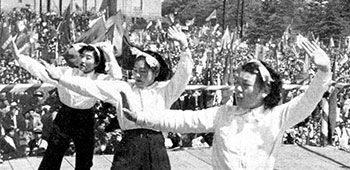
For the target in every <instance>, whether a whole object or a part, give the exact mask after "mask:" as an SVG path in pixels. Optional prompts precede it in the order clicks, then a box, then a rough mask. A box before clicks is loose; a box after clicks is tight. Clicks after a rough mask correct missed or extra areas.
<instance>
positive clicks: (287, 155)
mask: <svg viewBox="0 0 350 170" xmlns="http://www.w3.org/2000/svg"><path fill="white" fill-rule="evenodd" d="M168 153H169V157H170V161H171V166H172V169H173V170H210V169H212V168H211V161H210V159H211V149H210V148H182V149H180V150H175V151H171V150H169V151H168ZM41 159H42V158H41V157H27V158H20V159H15V160H10V161H5V162H4V163H3V164H0V170H36V169H37V168H38V166H39V164H40V161H41ZM112 160H113V155H94V166H93V167H92V170H107V169H110V167H111V164H112ZM74 164H75V157H74V156H66V157H64V160H63V163H62V166H61V169H62V170H74ZM274 169H275V170H295V169H300V170H302V169H307V170H329V169H332V170H338V169H339V170H344V169H350V153H348V152H345V151H341V150H338V149H336V148H333V147H323V148H321V147H310V146H307V147H300V146H295V145H283V146H282V148H281V150H280V151H279V155H278V158H277V161H276V165H275V168H274Z"/></svg>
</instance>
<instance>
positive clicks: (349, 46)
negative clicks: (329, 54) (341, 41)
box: [346, 36, 350, 53]
mask: <svg viewBox="0 0 350 170" xmlns="http://www.w3.org/2000/svg"><path fill="white" fill-rule="evenodd" d="M346 40H347V41H346V42H347V43H348V44H347V45H348V47H347V49H346V52H347V53H349V52H350V36H347V37H346Z"/></svg>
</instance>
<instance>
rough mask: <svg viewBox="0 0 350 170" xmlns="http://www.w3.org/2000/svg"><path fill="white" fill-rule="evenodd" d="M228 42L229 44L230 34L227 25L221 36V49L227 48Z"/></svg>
mask: <svg viewBox="0 0 350 170" xmlns="http://www.w3.org/2000/svg"><path fill="white" fill-rule="evenodd" d="M230 44H231V34H230V30H229V29H228V26H227V27H226V29H225V32H224V35H222V38H221V51H222V50H224V49H227V48H228V46H229V45H230Z"/></svg>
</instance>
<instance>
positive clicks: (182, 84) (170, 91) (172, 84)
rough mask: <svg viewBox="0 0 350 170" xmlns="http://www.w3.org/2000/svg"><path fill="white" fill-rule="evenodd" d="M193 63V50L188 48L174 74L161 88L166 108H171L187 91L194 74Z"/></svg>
mask: <svg viewBox="0 0 350 170" xmlns="http://www.w3.org/2000/svg"><path fill="white" fill-rule="evenodd" d="M193 65H194V64H193V60H192V55H191V52H190V50H188V49H187V50H186V51H184V52H182V53H181V56H180V60H179V63H178V65H177V69H176V72H175V74H174V76H173V77H172V78H171V79H170V80H169V81H168V82H166V85H165V86H163V87H161V88H160V90H161V91H162V94H163V95H164V97H165V98H166V100H165V108H170V106H171V105H172V104H173V103H174V102H175V101H176V100H177V99H178V98H179V97H180V96H181V94H182V92H184V91H185V88H186V86H187V84H188V82H189V80H190V77H191V75H192V69H193Z"/></svg>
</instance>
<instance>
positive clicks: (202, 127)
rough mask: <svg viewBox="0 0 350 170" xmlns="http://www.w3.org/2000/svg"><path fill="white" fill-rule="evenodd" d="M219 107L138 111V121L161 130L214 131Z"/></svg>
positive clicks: (182, 131) (181, 131) (183, 131)
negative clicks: (195, 109)
mask: <svg viewBox="0 0 350 170" xmlns="http://www.w3.org/2000/svg"><path fill="white" fill-rule="evenodd" d="M219 112H220V108H219V107H213V108H209V109H204V110H197V111H191V110H185V111H183V110H163V111H155V112H152V113H150V112H138V113H137V123H139V124H142V125H146V126H147V127H150V128H153V129H158V130H161V131H176V132H180V133H202V132H214V131H215V122H216V121H217V119H218V118H217V115H218V113H219Z"/></svg>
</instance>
